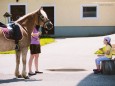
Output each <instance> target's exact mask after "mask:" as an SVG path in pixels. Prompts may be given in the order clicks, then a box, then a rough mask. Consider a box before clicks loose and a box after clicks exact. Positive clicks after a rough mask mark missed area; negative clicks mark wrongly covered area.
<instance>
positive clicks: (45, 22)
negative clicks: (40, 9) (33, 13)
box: [39, 15, 50, 27]
mask: <svg viewBox="0 0 115 86" xmlns="http://www.w3.org/2000/svg"><path fill="white" fill-rule="evenodd" d="M39 17H40V19H41V20H42V22H43V23H44V24H43V27H45V26H46V25H47V24H48V23H49V22H50V20H49V19H47V21H44V19H43V18H42V16H41V15H39Z"/></svg>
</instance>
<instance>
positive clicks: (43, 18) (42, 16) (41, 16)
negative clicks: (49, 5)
mask: <svg viewBox="0 0 115 86" xmlns="http://www.w3.org/2000/svg"><path fill="white" fill-rule="evenodd" d="M38 23H39V25H41V26H42V27H44V28H46V29H47V30H51V29H52V28H53V24H52V22H51V21H50V20H49V19H48V16H47V14H46V12H45V11H44V10H43V8H40V9H39V11H38Z"/></svg>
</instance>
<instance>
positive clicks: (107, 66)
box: [101, 60, 115, 75]
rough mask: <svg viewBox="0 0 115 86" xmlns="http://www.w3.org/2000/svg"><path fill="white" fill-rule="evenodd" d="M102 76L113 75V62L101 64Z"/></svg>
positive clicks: (114, 72)
mask: <svg viewBox="0 0 115 86" xmlns="http://www.w3.org/2000/svg"><path fill="white" fill-rule="evenodd" d="M101 70H102V74H105V75H115V61H114V60H105V61H102V63H101Z"/></svg>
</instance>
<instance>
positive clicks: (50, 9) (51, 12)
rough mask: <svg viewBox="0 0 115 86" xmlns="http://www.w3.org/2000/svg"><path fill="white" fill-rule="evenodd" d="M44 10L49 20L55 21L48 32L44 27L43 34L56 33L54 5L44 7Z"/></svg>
mask: <svg viewBox="0 0 115 86" xmlns="http://www.w3.org/2000/svg"><path fill="white" fill-rule="evenodd" d="M43 10H44V11H45V12H46V14H47V16H48V18H49V20H50V21H51V22H52V23H53V29H51V30H48V31H47V33H46V31H45V30H44V29H42V34H43V35H44V34H48V35H53V34H54V6H48V7H43Z"/></svg>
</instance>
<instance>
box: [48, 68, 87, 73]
mask: <svg viewBox="0 0 115 86" xmlns="http://www.w3.org/2000/svg"><path fill="white" fill-rule="evenodd" d="M46 70H48V71H54V72H79V71H86V70H85V69H74V68H73V69H72V68H60V69H46Z"/></svg>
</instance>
